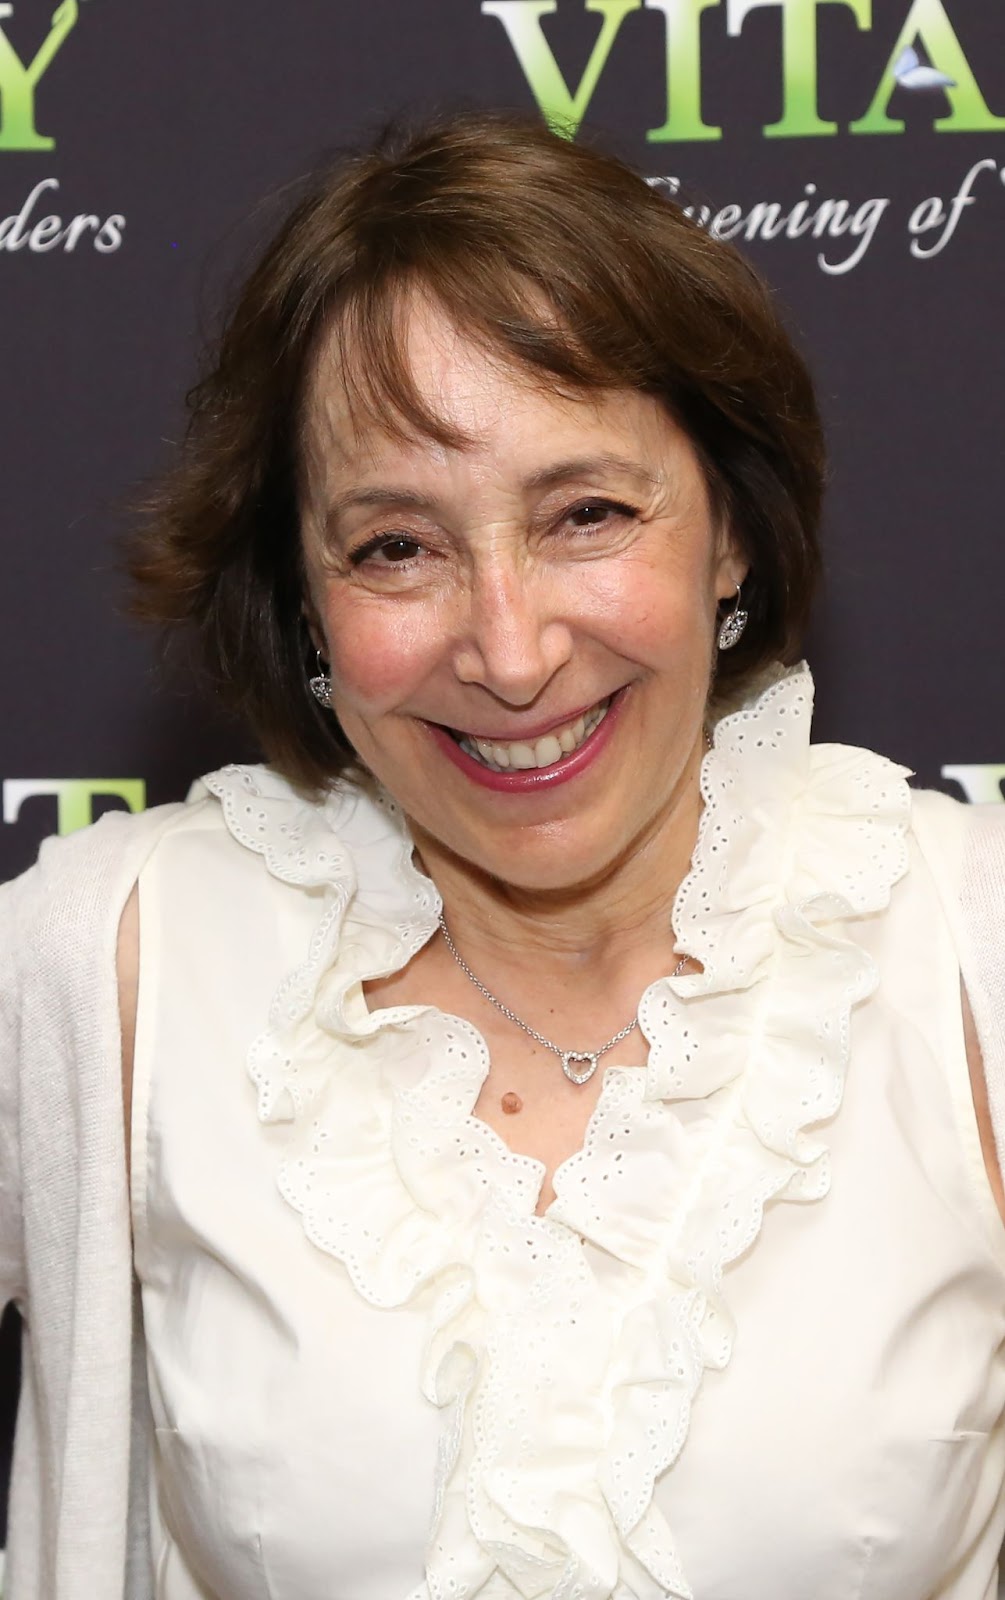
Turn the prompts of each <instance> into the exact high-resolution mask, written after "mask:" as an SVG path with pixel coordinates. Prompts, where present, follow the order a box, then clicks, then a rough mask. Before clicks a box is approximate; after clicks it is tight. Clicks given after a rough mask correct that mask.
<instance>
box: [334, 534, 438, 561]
mask: <svg viewBox="0 0 1005 1600" xmlns="http://www.w3.org/2000/svg"><path fill="white" fill-rule="evenodd" d="M421 553H422V546H421V544H419V542H418V540H417V539H409V538H408V537H407V536H406V535H405V534H402V533H398V534H386V533H378V534H375V535H374V537H373V538H372V539H367V541H366V543H365V544H361V545H359V546H358V547H357V548H356V549H355V550H352V551H350V553H349V561H350V563H351V564H352V566H354V567H358V566H360V565H362V563H363V562H364V561H373V560H374V559H375V558H377V559H376V564H377V565H378V566H401V565H403V564H404V563H405V562H407V561H414V560H415V558H416V557H417V556H418V555H420V554H421Z"/></svg>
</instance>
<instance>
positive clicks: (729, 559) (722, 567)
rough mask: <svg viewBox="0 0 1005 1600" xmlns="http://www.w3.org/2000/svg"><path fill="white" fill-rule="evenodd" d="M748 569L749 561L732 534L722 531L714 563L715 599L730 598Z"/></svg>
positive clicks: (734, 594)
mask: <svg viewBox="0 0 1005 1600" xmlns="http://www.w3.org/2000/svg"><path fill="white" fill-rule="evenodd" d="M749 571H750V562H749V561H748V560H747V558H746V556H745V555H744V553H743V551H742V550H741V549H740V547H739V545H738V544H737V542H736V540H735V539H734V537H733V535H732V534H731V533H729V532H728V531H724V532H723V535H722V539H721V542H720V545H719V554H718V556H717V557H716V563H715V595H716V599H717V600H732V599H734V598H735V596H736V591H737V588H738V587H739V585H740V584H742V583H743V582H744V581H745V580H746V577H747V574H748V572H749Z"/></svg>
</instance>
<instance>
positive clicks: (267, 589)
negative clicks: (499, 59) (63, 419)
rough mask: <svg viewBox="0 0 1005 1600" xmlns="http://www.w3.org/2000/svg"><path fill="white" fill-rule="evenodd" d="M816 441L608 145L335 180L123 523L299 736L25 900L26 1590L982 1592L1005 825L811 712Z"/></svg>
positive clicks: (796, 403) (534, 149)
mask: <svg viewBox="0 0 1005 1600" xmlns="http://www.w3.org/2000/svg"><path fill="white" fill-rule="evenodd" d="M822 475H823V451H822V443H821V437H820V429H819V423H818V419H817V413H816V408H815V404H814V399H813V392H812V387H811V384H810V381H809V378H808V377H807V374H806V371H805V369H804V367H803V364H802V362H801V360H800V358H799V356H798V354H797V353H796V352H795V350H794V349H793V347H792V345H791V343H790V341H789V339H788V337H787V335H786V333H785V331H784V329H783V328H782V326H781V324H780V322H779V320H778V318H777V315H776V312H775V309H774V307H773V305H772V301H771V297H770V295H769V294H768V292H767V290H766V289H765V288H764V286H763V285H762V284H761V283H760V282H759V280H757V279H756V278H755V277H754V275H753V274H752V273H751V271H750V269H749V267H747V266H746V265H745V264H744V262H743V261H742V259H741V258H740V257H739V256H738V255H737V254H735V253H734V252H733V250H732V249H731V247H730V246H728V245H726V244H724V243H722V242H721V241H717V240H715V239H713V238H710V237H708V236H707V235H706V234H704V233H703V232H702V231H701V230H700V229H699V228H698V227H697V226H696V225H695V224H694V223H693V222H692V221H690V220H689V219H688V218H687V217H686V216H685V215H684V214H683V213H682V212H681V211H680V210H679V209H678V208H677V207H676V206H675V205H674V204H673V203H672V202H670V201H668V200H667V199H666V198H665V197H663V196H660V195H659V194H657V193H655V192H654V191H653V189H652V188H651V187H650V186H649V185H647V184H646V183H645V181H644V180H643V179H642V178H641V177H639V176H638V175H637V174H635V173H633V172H631V171H630V170H628V169H627V168H626V167H624V166H623V165H621V164H620V163H619V162H617V161H615V160H613V159H612V158H610V157H608V156H605V155H603V154H601V153H599V152H597V151H595V150H592V149H590V148H588V147H586V146H583V145H578V144H576V145H574V144H572V143H569V142H567V141H564V140H562V139H560V138H558V137H557V136H555V135H554V134H552V133H550V132H548V131H547V130H546V129H544V128H541V127H538V126H536V125H533V124H530V123H527V122H525V121H521V120H515V119H511V118H506V117H498V116H487V115H481V114H479V115H474V114H467V115H464V116H458V117H455V118H451V119H447V120H445V121H443V122H440V123H438V124H436V125H435V126H433V127H431V128H427V129H426V130H424V131H422V132H419V133H418V134H414V135H411V136H404V135H402V136H393V137H389V138H388V139H387V140H385V141H383V142H382V143H381V144H380V145H379V146H378V148H377V149H375V150H373V151H370V152H367V153H366V154H364V155H361V156H359V157H358V158H355V159H353V160H351V161H349V162H347V163H345V164H344V165H343V166H341V167H339V168H338V169H337V170H334V171H331V172H327V173H324V174H322V175H321V176H320V177H319V178H318V179H317V180H316V182H315V183H314V185H313V187H311V188H310V190H309V191H308V192H306V193H305V194H304V196H303V197H302V198H301V200H300V201H299V202H298V204H297V205H296V206H295V207H294V209H293V211H292V213H291V215H290V216H289V218H288V220H287V221H286V222H285V224H284V225H283V227H282V229H281V230H280V232H279V233H278V235H277V236H276V238H275V239H274V240H273V241H272V242H271V243H270V244H269V245H268V247H267V248H266V249H265V251H264V253H263V255H262V257H261V260H260V261H259V263H258V264H257V266H256V268H255V270H254V271H253V273H252V275H251V277H250V278H249V280H248V283H247V284H246V285H245V287H244V288H243V290H242V292H241V294H240V296H239V299H238V301H237V304H236V306H235V308H234V311H233V313H232V315H231V318H230V320H229V322H228V324H227V326H226V329H225V331H224V334H223V337H222V340H221V342H220V346H219V351H218V358H217V361H216V364H215V366H214V367H213V370H212V371H211V372H210V373H209V374H208V376H207V377H206V378H205V379H204V381H203V382H202V384H201V385H200V386H199V388H198V389H197V390H196V391H195V393H194V398H193V411H192V418H191V427H190V430H189V435H188V438H187V440H186V443H185V446H184V448H183V450H182V451H181V452H180V455H179V459H178V463H177V465H176V467H175V469H174V470H173V472H172V473H171V474H170V476H169V477H168V478H167V479H166V480H165V482H164V483H163V485H162V486H161V487H160V489H159V490H158V492H157V494H156V495H155V496H154V497H153V498H152V499H151V502H150V505H149V508H148V517H147V520H146V523H145V526H144V527H143V528H142V529H141V531H140V534H139V535H138V539H137V543H136V547H135V552H134V560H133V571H134V576H135V577H136V579H137V583H138V594H139V599H138V602H137V603H138V607H139V609H140V610H141V612H142V613H143V614H144V615H145V616H147V617H149V618H151V619H154V620H157V621H159V622H162V623H170V624H172V625H180V624H187V625H188V626H190V627H194V628H195V629H196V631H197V634H198V636H199V639H200V641H201V645H202V649H203V654H204V658H205V660H206V662H207V664H208V666H209V669H210V671H211V673H212V674H213V676H214V678H215V680H216V683H217V685H218V688H219V691H220V693H221V694H222V695H224V696H225V697H226V698H227V699H229V700H230V702H231V703H232V704H235V705H236V706H238V707H239V708H240V709H241V710H243V711H244V712H245V713H246V714H247V716H248V717H249V719H250V721H251V724H252V726H253V727H254V729H255V730H256V732H257V733H258V736H259V737H260V739H261V741H262V744H263V747H264V750H265V753H266V755H267V757H268V761H269V764H268V765H265V766H260V767H229V768H225V769H223V770H222V771H220V772H216V773H210V774H208V775H207V776H206V777H205V778H204V779H203V780H202V781H201V783H199V784H198V785H196V788H195V790H194V791H193V793H192V795H191V796H190V799H189V801H188V802H187V803H186V804H185V805H184V806H178V807H165V808H161V809H160V810H158V811H155V812H151V813H148V814H147V815H146V816H144V817H134V818H130V819H123V818H122V817H121V816H119V817H113V818H110V819H106V821H105V822H103V823H102V824H100V825H99V826H98V827H96V828H94V829H91V830H87V831H85V832H84V833H82V834H80V835H77V836H75V837H74V838H73V839H72V840H70V841H68V842H63V843H60V844H58V845H55V846H52V847H50V849H49V851H48V852H47V853H46V854H45V855H44V857H43V859H42V861H41V862H40V863H39V865H38V866H37V867H36V868H35V869H34V870H33V871H32V872H31V873H29V874H27V875H26V876H25V877H24V878H23V879H21V880H19V881H18V883H16V884H14V885H12V886H10V887H9V888H8V889H7V890H5V891H4V900H3V912H4V918H3V925H4V927H5V928H9V929H10V930H11V932H10V934H9V937H8V935H7V934H6V933H5V946H4V948H3V950H0V972H2V973H3V974H4V978H3V982H4V994H3V1007H2V1010H0V1018H2V1019H4V1027H5V1028H6V1027H7V1021H8V1019H9V1021H10V1027H9V1029H8V1031H7V1032H6V1033H5V1034H3V1035H2V1036H0V1043H2V1044H3V1053H2V1054H0V1110H2V1111H3V1113H4V1115H3V1116H2V1117H0V1134H2V1135H3V1137H2V1139H0V1190H2V1192H3V1194H4V1196H5V1199H6V1197H7V1196H11V1197H15V1198H16V1199H17V1201H18V1202H19V1203H20V1206H21V1207H22V1209H23V1222H19V1221H18V1220H17V1214H16V1213H17V1207H16V1206H8V1207H6V1209H5V1211H4V1214H3V1218H2V1227H0V1272H2V1275H3V1276H2V1284H3V1286H5V1288H6V1291H7V1292H8V1293H10V1294H16V1295H18V1296H19V1298H20V1299H21V1301H22V1304H24V1305H25V1307H26V1310H27V1312H28V1316H27V1327H28V1330H29V1332H28V1339H29V1346H28V1352H29V1355H28V1359H27V1360H26V1361H25V1364H24V1368H25V1380H24V1381H25V1384H26V1395H25V1397H24V1398H23V1399H22V1405H21V1411H20V1421H19V1427H20V1439H19V1446H18V1449H19V1455H18V1463H19V1466H18V1471H17V1472H16V1474H15V1485H14V1497H13V1506H12V1528H11V1561H12V1568H13V1584H14V1588H13V1595H14V1600H42V1597H43V1596H45V1597H46V1600H48V1597H50V1596H55V1597H56V1600H81V1597H83V1596H84V1595H88V1596H90V1595H91V1594H100V1595H102V1596H104V1595H106V1594H107V1595H109V1596H113V1595H115V1596H123V1597H127V1600H238V1597H240V1600H249V1597H254V1596H261V1597H263V1600H265V1597H266V1596H269V1597H273V1596H279V1595H282V1596H283V1597H284V1600H392V1597H400V1600H447V1597H448V1596H449V1597H452V1600H476V1597H480V1600H520V1597H522V1600H543V1597H545V1596H551V1597H553V1600H572V1597H573V1596H576V1597H578V1600H667V1597H673V1600H691V1597H692V1596H693V1597H694V1600H737V1596H740V1595H742V1596H743V1600H807V1597H808V1596H813V1600H848V1597H849V1596H851V1595H854V1596H856V1597H858V1600H894V1597H895V1600H928V1597H931V1596H934V1595H938V1596H939V1597H940V1600H988V1596H989V1595H990V1594H991V1593H992V1591H993V1585H994V1572H995V1566H996V1560H997V1551H998V1548H999V1545H1000V1543H1001V1537H1002V1531H1003V1527H1005V1429H1003V1427H1002V1420H1001V1419H1002V1414H1003V1410H1005V1354H1003V1352H1005V1231H1003V1229H1002V1219H1001V1216H1000V1215H999V1209H998V1208H1005V1201H1003V1198H1002V1193H1001V1185H1000V1179H999V1174H998V1168H997V1163H996V1158H995V1135H996V1132H997V1133H998V1134H999V1136H1001V1134H1002V1133H1003V1132H1005V1130H1003V1129H1001V1128H998V1129H996V1128H995V1126H994V1122H993V1118H992V1114H991V1110H990V1104H991V1101H993V1099H994V1095H992V1097H991V1100H989V1095H988V1092H987V1090H988V1083H990V1084H991V1086H992V1089H994V1086H995V1085H996V1084H998V1083H1000V1082H1001V1081H1002V1080H1003V1078H1005V1043H1003V1041H1002V1039H1001V1037H1000V1032H996V1023H995V1017H996V1016H1001V1015H1005V996H1003V994H1002V987H1001V977H1000V973H999V972H998V971H997V970H996V969H995V967H994V963H993V962H989V961H988V959H987V955H986V952H987V951H989V950H993V949H994V948H995V947H996V946H998V947H1000V940H1001V934H1002V930H1003V924H1005V832H1003V829H1002V826H1001V824H1000V822H999V821H998V820H997V819H996V817H994V816H990V817H988V816H984V815H982V814H980V813H979V812H978V811H976V810H973V811H971V810H968V808H965V807H961V806H958V805H956V804H955V803H954V802H952V801H949V800H946V799H945V798H943V797H941V796H933V795H924V794H912V793H911V791H909V790H908V788H907V786H906V781H905V778H906V774H905V773H904V772H903V771H902V769H900V768H898V767H895V766H893V765H892V764H891V763H890V762H888V761H886V760H885V759H884V758H883V757H882V756H879V755H875V754H873V753H871V752H870V751H866V750H857V749H852V748H844V747H836V746H816V745H812V744H811V743H810V736H809V735H810V728H809V724H810V714H811V707H812V680H811V678H810V674H809V671H808V669H807V668H806V667H805V665H800V664H793V663H795V661H796V656H797V654H798V649H799V640H800V637H801V631H802V628H803V625H804V623H805V619H806V615H807V611H808V607H809V604H810V599H811V594H812V589H813V585H814V581H815V578H816V574H817V566H818V556H817V546H816V527H817V518H818V514H819V507H820V496H821V483H822ZM8 945H9V948H8ZM961 983H962V987H961ZM971 1003H972V1011H971ZM982 1051H983V1061H982ZM120 1068H121V1077H122V1082H123V1084H124V1089H125V1135H126V1138H125V1150H123V1149H122V1148H121V1146H122V1132H123V1127H122V1101H121V1100H120V1097H119V1089H118V1081H117V1079H118V1075H119V1071H120ZM985 1068H986V1070H987V1080H986V1079H985V1076H984V1069H985ZM256 1099H257V1114H256ZM11 1130H13V1137H11ZM54 1152H55V1156H56V1159H54ZM127 1168H128V1173H127ZM790 1201H800V1202H802V1204H799V1205H792V1204H785V1203H784V1202H790ZM127 1223H131V1237H130V1233H129V1227H128V1226H127ZM133 1273H135V1277H136V1280H137V1282H138V1287H139V1306H138V1312H137V1315H136V1317H135V1320H134V1318H133V1315H132V1312H131V1308H130V1289H131V1284H132V1275H133ZM33 1312H34V1314H33ZM67 1329H69V1330H70V1332H69V1334H67V1332H66V1330H67ZM130 1354H131V1355H132V1357H133V1367H132V1370H133V1373H134V1383H133V1387H132V1388H131V1387H130V1362H129V1357H130ZM74 1384H76V1385H77V1386H78V1388H77V1390H76V1392H75V1393H74V1392H73V1385H74ZM68 1396H69V1398H67V1397H68ZM696 1402H698V1403H697V1404H696ZM53 1458H55V1459H56V1460H57V1463H58V1467H59V1470H58V1471H56V1472H53V1471H52V1470H50V1469H49V1463H50V1462H51V1460H52V1459H53ZM99 1469H100V1470H99ZM147 1507H149V1513H150V1524H149V1526H148V1523H147ZM95 1529H97V1530H98V1532H97V1533H96V1532H95ZM723 1529H728V1530H729V1535H728V1538H727V1537H724V1536H723V1531H722V1530H723ZM102 1530H104V1531H102ZM54 1552H55V1554H54Z"/></svg>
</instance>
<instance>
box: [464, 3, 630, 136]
mask: <svg viewBox="0 0 1005 1600" xmlns="http://www.w3.org/2000/svg"><path fill="white" fill-rule="evenodd" d="M641 4H642V0H586V9H587V11H599V12H600V15H601V16H602V17H603V19H604V23H603V27H602V28H601V30H600V33H599V35H598V37H597V41H596V43H595V44H594V46H593V49H592V51H591V52H590V59H589V61H588V62H587V63H586V67H585V69H584V71H583V76H582V77H581V78H580V80H579V88H578V89H577V90H576V92H575V94H572V93H570V90H569V87H568V85H567V84H566V81H565V79H564V78H563V77H562V74H561V73H560V72H559V70H558V64H557V62H556V61H555V57H554V55H553V54H552V51H551V46H550V45H549V43H548V41H547V39H546V38H545V36H544V30H543V28H542V27H541V18H542V17H550V16H552V15H553V14H554V12H555V11H556V10H557V7H558V0H482V13H483V15H484V16H486V17H498V18H499V21H500V22H501V23H502V25H503V27H504V28H505V29H506V32H507V34H508V35H509V42H510V44H511V45H512V46H513V49H514V50H515V51H516V58H517V60H518V61H519V63H520V65H521V67H522V68H523V70H524V75H525V77H526V79H527V82H528V83H529V84H530V89H531V93H532V94H533V96H534V99H535V100H536V101H537V104H538V107H539V108H540V111H541V115H542V116H543V117H544V119H545V121H546V122H547V123H548V124H549V125H550V126H551V127H553V128H554V130H555V132H556V133H561V134H563V135H564V136H565V137H566V138H569V139H574V138H575V136H576V133H577V131H578V129H579V125H580V123H581V122H582V120H583V118H584V117H585V115H586V111H587V107H588V106H589V104H590V101H591V100H592V99H593V91H594V89H595V88H596V87H597V81H598V79H599V77H600V74H601V73H602V72H603V70H604V66H605V64H606V62H607V57H608V56H609V55H610V53H611V46H612V45H613V43H614V40H615V37H616V36H617V32H618V29H619V28H620V27H621V24H622V23H623V22H624V20H625V18H626V17H627V15H628V13H629V11H638V10H639V8H640V6H641Z"/></svg>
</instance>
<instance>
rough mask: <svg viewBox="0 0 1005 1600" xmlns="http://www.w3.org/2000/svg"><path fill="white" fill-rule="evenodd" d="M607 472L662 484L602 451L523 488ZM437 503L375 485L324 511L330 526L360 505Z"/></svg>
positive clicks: (535, 475) (537, 475)
mask: <svg viewBox="0 0 1005 1600" xmlns="http://www.w3.org/2000/svg"><path fill="white" fill-rule="evenodd" d="M605 472H617V473H620V474H621V475H622V476H624V477H628V478H633V479H634V480H635V481H636V483H637V484H638V485H639V487H640V488H647V489H654V488H656V486H657V484H658V483H659V479H658V477H657V476H656V474H655V473H654V472H652V471H651V470H650V468H648V467H646V466H644V465H643V463H642V462H641V461H633V460H632V459H631V458H630V457H628V456H619V455H613V454H609V453H602V454H600V455H593V456H580V457H577V458H575V459H573V460H568V461H558V462H556V463H555V464H554V465H553V466H550V467H542V468H540V470H539V471H537V472H532V473H531V474H530V475H529V477H526V478H524V480H523V482H522V484H521V488H522V489H524V490H525V491H526V490H541V489H554V488H557V487H558V485H559V484H562V483H568V482H570V481H571V480H573V479H575V478H589V477H594V476H596V475H597V474H602V473H605ZM436 504H437V502H436V500H435V498H433V497H431V496H429V495H424V494H418V493H417V492H416V491H415V490H414V489H401V488H396V487H395V486H394V485H391V484H375V485H373V486H372V487H371V488H367V489H350V490H347V492H346V493H345V494H340V495H336V496H335V498H334V499H333V500H332V502H331V504H330V505H329V507H328V510H327V512H326V514H325V521H326V523H327V526H328V527H329V528H331V527H332V526H333V525H334V523H336V522H337V521H338V519H339V517H341V516H342V515H343V514H344V513H345V512H346V511H350V510H354V509H355V508H356V507H357V506H394V507H402V508H404V509H409V510H413V511H424V510H428V509H430V508H431V507H433V506H435V505H436Z"/></svg>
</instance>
